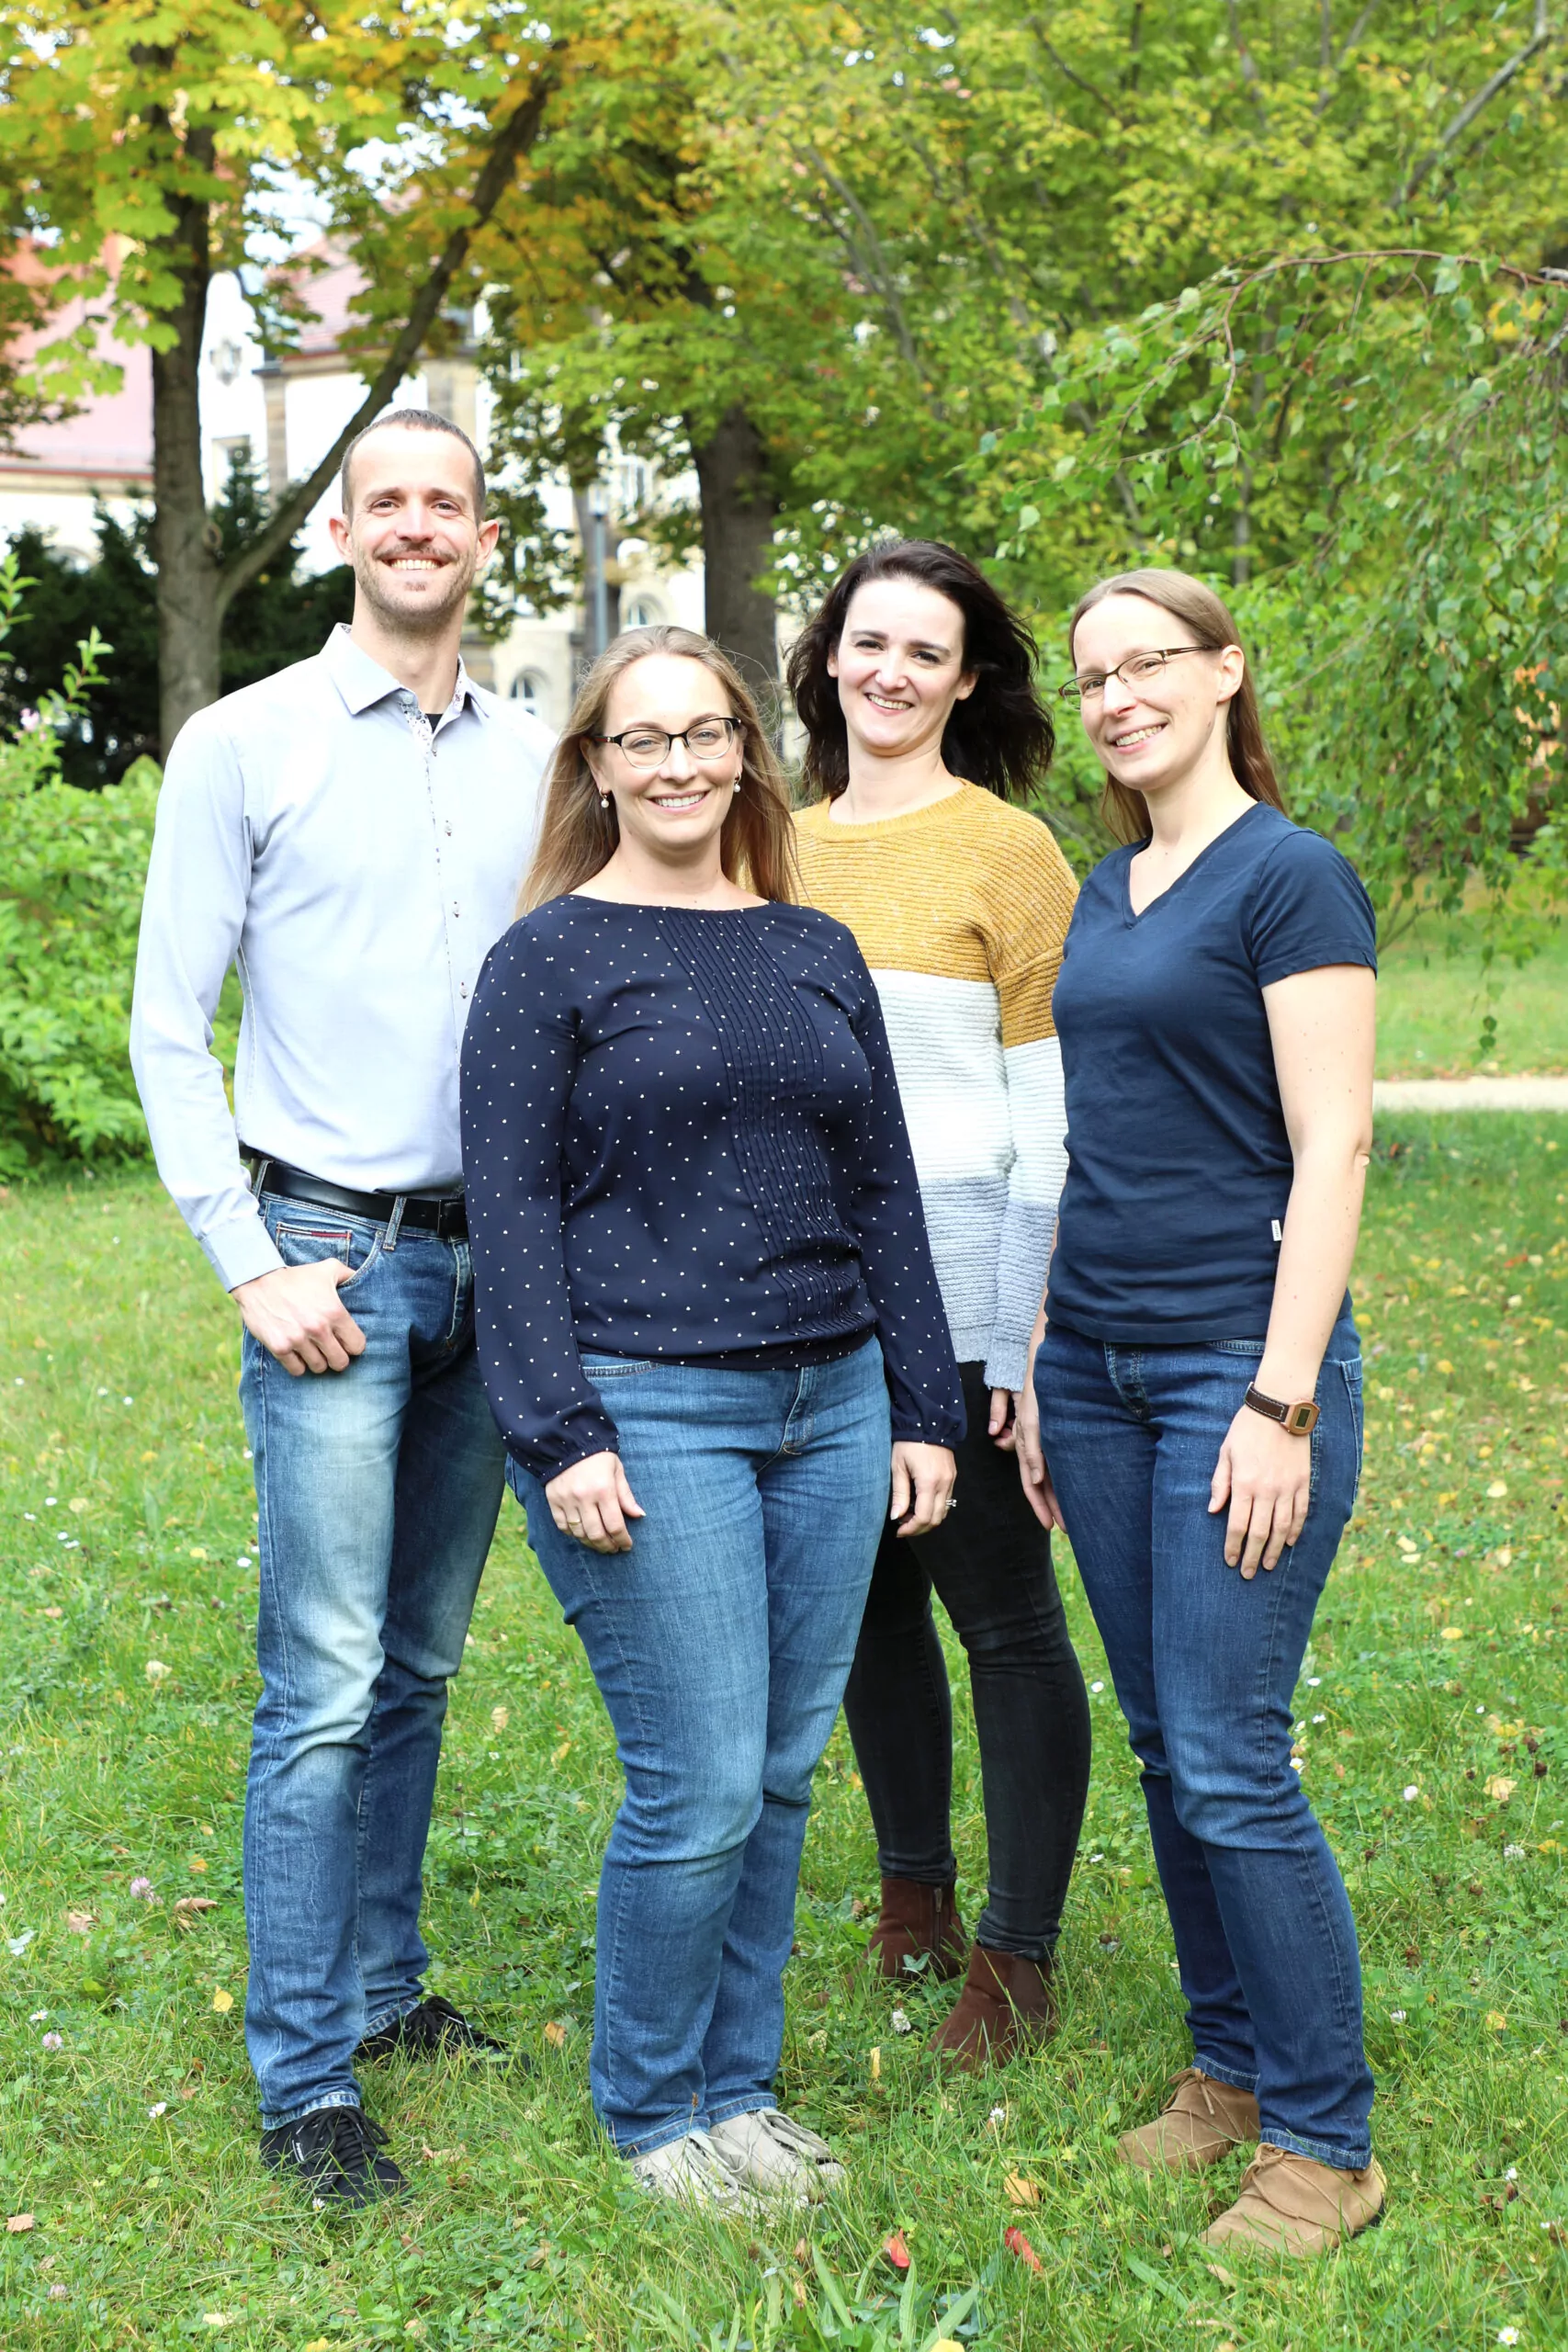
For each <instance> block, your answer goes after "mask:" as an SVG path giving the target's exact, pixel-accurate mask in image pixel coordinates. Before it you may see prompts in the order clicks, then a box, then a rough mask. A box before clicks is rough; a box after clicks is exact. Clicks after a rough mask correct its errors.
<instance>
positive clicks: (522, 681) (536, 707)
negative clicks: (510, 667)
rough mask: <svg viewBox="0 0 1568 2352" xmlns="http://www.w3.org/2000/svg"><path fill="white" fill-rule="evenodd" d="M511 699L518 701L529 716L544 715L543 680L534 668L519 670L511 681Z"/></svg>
mask: <svg viewBox="0 0 1568 2352" xmlns="http://www.w3.org/2000/svg"><path fill="white" fill-rule="evenodd" d="M512 699H513V702H520V703H521V704H522V706H523V707H524V709H525V711H527V712H528V713H529V715H530V717H531V718H543V717H544V715H545V682H544V680H543V678H541V677H540V676H539V674H538V673H537V672H536V671H535V670H519V671H518V673H517V675H516V676H515V677H514V678H513V681H512Z"/></svg>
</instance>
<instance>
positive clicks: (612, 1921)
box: [509, 1340, 889, 2156]
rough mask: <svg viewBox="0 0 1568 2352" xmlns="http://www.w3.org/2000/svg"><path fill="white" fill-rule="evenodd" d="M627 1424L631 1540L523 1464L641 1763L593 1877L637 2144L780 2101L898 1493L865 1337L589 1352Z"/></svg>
mask: <svg viewBox="0 0 1568 2352" xmlns="http://www.w3.org/2000/svg"><path fill="white" fill-rule="evenodd" d="M583 1368H584V1370H585V1371H586V1372H587V1374H588V1376H589V1378H590V1380H592V1382H593V1384H594V1385H595V1386H596V1387H597V1389H598V1390H599V1393H600V1395H601V1397H603V1399H604V1405H605V1408H606V1409H607V1410H608V1411H609V1413H610V1414H611V1416H612V1417H613V1419H614V1420H615V1426H616V1429H617V1430H618V1431H619V1433H620V1455H621V1460H622V1462H623V1464H625V1467H626V1476H627V1478H628V1479H629V1481H630V1484H631V1489H632V1492H633V1494H634V1495H635V1496H636V1497H637V1501H638V1502H639V1503H640V1504H641V1506H642V1508H643V1510H645V1512H646V1513H647V1517H646V1518H645V1519H639V1520H636V1521H632V1522H631V1538H632V1549H631V1551H630V1552H621V1553H605V1554H602V1553H597V1552H591V1551H590V1550H589V1549H588V1547H587V1545H586V1544H579V1543H578V1542H576V1541H575V1539H574V1538H572V1537H571V1536H570V1535H563V1534H561V1533H560V1532H559V1531H558V1529H557V1527H556V1525H555V1522H554V1521H552V1519H551V1517H550V1513H549V1506H548V1505H547V1502H546V1500H545V1497H544V1489H543V1487H542V1485H541V1484H540V1482H539V1480H538V1479H537V1478H536V1477H534V1476H531V1475H530V1474H529V1473H528V1472H527V1471H525V1470H520V1469H518V1468H517V1467H516V1466H515V1465H513V1467H512V1469H511V1471H510V1473H509V1476H511V1479H512V1483H513V1487H514V1488H515V1490H516V1492H517V1495H518V1498H519V1499H520V1501H521V1502H522V1504H523V1506H524V1508H525V1510H526V1511H527V1514H528V1534H529V1540H530V1541H531V1543H532V1544H533V1546H534V1549H535V1551H536V1553H537V1554H538V1556H539V1562H540V1565H541V1566H542V1567H543V1568H544V1571H545V1574H546V1576H547V1577H548V1579H549V1583H550V1588H551V1589H552V1591H553V1592H554V1593H555V1596H556V1598H557V1600H558V1601H559V1602H560V1605H561V1608H562V1610H563V1611H564V1613H565V1615H566V1619H567V1622H568V1623H569V1624H571V1625H575V1626H576V1628H577V1631H578V1634H579V1636H580V1637H581V1642H582V1646H583V1648H584V1650H585V1651H586V1652H587V1654H588V1662H589V1665H590V1666H591V1667H592V1670H593V1679H594V1680H595V1681H596V1682H597V1683H598V1685H599V1691H600V1694H601V1696H602V1697H603V1699H604V1704H605V1706H606V1707H607V1708H608V1710H609V1713H610V1720H611V1722H612V1724H614V1726H615V1744H616V1749H617V1752H618V1754H619V1757H620V1760H621V1766H622V1770H624V1771H625V1773H626V1794H625V1797H624V1798H623V1800H622V1804H621V1809H620V1811H619V1813H618V1814H617V1815H616V1816H615V1826H614V1828H613V1829H612V1831H611V1833H610V1842H609V1845H608V1848H607V1849H606V1850H605V1855H604V1869H603V1871H602V1872H601V1874H600V1880H599V1917H598V1973H597V1983H596V1986H595V1991H594V2004H593V2049H592V2056H591V2058H590V2061H589V2080H590V2085H591V2087H592V2094H593V2105H594V2109H595V2112H596V2113H597V2115H598V2116H599V2119H600V2120H601V2122H602V2123H603V2124H604V2128H605V2130H606V2131H608V2132H609V2134H610V2136H611V2138H612V2139H613V2140H614V2142H615V2145H616V2146H617V2147H618V2148H619V2149H620V2150H621V2152H622V2153H623V2154H626V2155H628V2156H630V2155H637V2154H646V2153H647V2152H648V2151H649V2149H652V2148H659V2147H662V2146H663V2145H664V2144H665V2143H666V2142H668V2141H671V2140H678V2139H680V2138H681V2137H682V2135H683V2134H684V2133H685V2132H687V2131H692V2130H693V2129H694V2128H696V2127H703V2128H705V2127H706V2126H708V2125H710V2124H714V2123H719V2122H722V2121H723V2120H725V2119H726V2118H727V2117H728V2116H731V2115H742V2114H745V2113H747V2112H748V2111H750V2110H753V2109H761V2108H767V2107H772V2106H773V2076H774V2075H775V2073H776V2072H777V2069H778V2063H779V2053H780V2051H781V2050H782V2048H783V2044H784V1962H785V1961H786V1960H787V1959H788V1957H789V1951H790V1945H791V1942H792V1940H793V1939H794V1931H795V1882H796V1880H797V1878H798V1877H799V1874H800V1856H801V1849H802V1846H803V1844H804V1842H805V1838H806V1823H807V1812H808V1810H809V1806H810V1802H811V1776H812V1773H813V1771H814V1770H816V1766H817V1760H818V1757H819V1756H820V1755H821V1753H822V1750H823V1748H824V1747H826V1746H827V1743H828V1736H829V1733H830V1732H831V1730H832V1728H833V1719H834V1717H835V1716H836V1715H837V1713H838V1711H839V1702H840V1699H841V1698H842V1696H843V1691H844V1684H845V1681H846V1680H847V1679H848V1676H849V1671H850V1664H851V1661H852V1658H853V1657H854V1650H855V1636H856V1634H858V1633H859V1631H860V1621H861V1611H862V1610H863V1607H864V1605H865V1594H866V1587H867V1585H868V1584H869V1583H870V1581H871V1568H872V1562H873V1561H874V1558H875V1557H876V1546H877V1540H878V1538H879V1536H880V1534H881V1532H882V1523H883V1521H884V1518H885V1517H886V1510H887V1491H888V1489H887V1480H888V1460H889V1432H888V1410H887V1391H886V1384H885V1380H884V1376H883V1369H882V1352H881V1350H880V1349H879V1348H878V1346H877V1344H876V1342H875V1341H874V1340H869V1341H867V1343H866V1345H865V1346H864V1347H863V1348H861V1349H859V1350H857V1351H856V1352H855V1353H854V1354H853V1355H852V1356H849V1357H846V1358H845V1359H843V1360H842V1361H841V1362H840V1363H831V1364H819V1365H816V1366H814V1367H811V1368H809V1369H807V1370H804V1371H799V1372H773V1371H750V1370H747V1371H738V1370H724V1369H722V1368H709V1367H706V1366H704V1367H696V1366H693V1365H687V1364H655V1363H640V1362H633V1361H631V1360H630V1359H618V1358H613V1357H605V1356H588V1357H585V1358H584V1360H583Z"/></svg>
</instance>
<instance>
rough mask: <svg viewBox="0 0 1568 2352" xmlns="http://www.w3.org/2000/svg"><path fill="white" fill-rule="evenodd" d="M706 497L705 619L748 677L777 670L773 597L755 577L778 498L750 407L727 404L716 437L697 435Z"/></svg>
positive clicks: (751, 681)
mask: <svg viewBox="0 0 1568 2352" xmlns="http://www.w3.org/2000/svg"><path fill="white" fill-rule="evenodd" d="M692 456H693V458H694V461H695V464H696V469H697V482H698V486H699V488H700V490H701V492H702V504H703V572H704V598H705V609H704V619H705V623H706V626H707V633H708V635H709V636H710V637H711V638H713V639H715V641H716V643H717V644H719V645H722V646H723V648H724V650H725V651H726V652H727V653H728V654H729V655H730V656H731V658H732V659H733V660H734V662H736V665H737V667H738V668H739V671H740V674H741V676H742V677H743V678H744V679H745V680H746V682H747V684H748V685H772V684H774V682H775V681H776V680H777V677H778V673H779V656H778V635H777V622H776V619H775V616H774V612H773V598H772V597H771V596H769V595H766V594H764V593H763V592H762V590H761V589H760V588H759V587H757V586H756V585H755V582H756V579H757V575H758V573H759V572H761V571H764V570H765V569H766V567H767V564H768V560H769V559H770V557H771V556H772V554H773V525H774V523H775V521H776V519H777V516H778V511H779V503H778V500H777V498H776V496H775V495H774V493H773V487H772V484H771V483H770V481H769V480H768V467H767V458H766V454H765V452H764V451H763V448H762V440H761V435H760V434H759V432H758V431H757V428H756V426H755V425H754V424H752V422H751V420H750V417H749V416H748V415H747V413H746V412H745V410H744V409H743V408H741V407H739V405H737V406H736V407H734V408H730V409H727V410H726V412H725V413H724V415H723V416H722V417H721V418H720V419H719V422H718V426H717V429H716V432H715V433H714V434H713V435H712V437H711V438H710V439H709V440H706V441H698V440H696V439H695V438H694V439H693V442H692Z"/></svg>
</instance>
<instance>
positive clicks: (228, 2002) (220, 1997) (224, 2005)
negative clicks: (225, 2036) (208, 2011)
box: [212, 1985, 234, 2018]
mask: <svg viewBox="0 0 1568 2352" xmlns="http://www.w3.org/2000/svg"><path fill="white" fill-rule="evenodd" d="M212 2006H213V2007H214V2008H215V2009H216V2010H217V2012H218V2014H219V2016H220V2018H226V2017H227V2016H228V2014H229V2012H230V2010H231V2008H232V2007H233V2006H234V1996H233V1995H232V1993H230V1992H226V1991H225V1990H224V1988H223V1986H222V1985H219V1987H218V1989H217V1991H216V1992H215V1993H214V1994H213V1996H212Z"/></svg>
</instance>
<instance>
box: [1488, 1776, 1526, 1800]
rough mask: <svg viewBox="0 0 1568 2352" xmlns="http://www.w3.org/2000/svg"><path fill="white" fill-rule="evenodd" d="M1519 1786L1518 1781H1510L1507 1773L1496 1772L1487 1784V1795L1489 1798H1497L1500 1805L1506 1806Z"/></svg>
mask: <svg viewBox="0 0 1568 2352" xmlns="http://www.w3.org/2000/svg"><path fill="white" fill-rule="evenodd" d="M1518 1785H1519V1784H1518V1782H1517V1781H1510V1780H1509V1778H1508V1776H1507V1774H1506V1772H1494V1773H1493V1774H1492V1776H1491V1778H1490V1779H1489V1780H1488V1781H1487V1783H1486V1793H1487V1795H1488V1796H1489V1797H1495V1798H1496V1800H1497V1803H1498V1804H1507V1802H1508V1799H1509V1798H1510V1797H1511V1796H1512V1795H1513V1793H1514V1791H1515V1790H1516V1789H1517V1787H1518Z"/></svg>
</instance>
